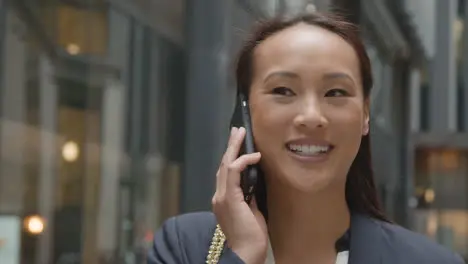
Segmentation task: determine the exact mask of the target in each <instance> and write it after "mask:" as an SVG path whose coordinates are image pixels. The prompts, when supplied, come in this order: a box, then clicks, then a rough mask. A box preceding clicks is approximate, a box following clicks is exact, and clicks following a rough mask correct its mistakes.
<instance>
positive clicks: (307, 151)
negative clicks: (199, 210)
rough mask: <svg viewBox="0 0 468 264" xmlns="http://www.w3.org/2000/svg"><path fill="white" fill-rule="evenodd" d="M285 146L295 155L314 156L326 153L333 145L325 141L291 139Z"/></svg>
mask: <svg viewBox="0 0 468 264" xmlns="http://www.w3.org/2000/svg"><path fill="white" fill-rule="evenodd" d="M286 148H287V149H288V150H289V151H291V152H293V153H294V154H296V155H299V156H304V157H314V156H321V155H325V154H328V153H329V152H330V151H332V150H333V148H334V146H333V145H332V144H329V143H327V142H317V143H316V142H313V143H309V142H305V141H304V140H297V141H291V142H289V143H287V144H286Z"/></svg>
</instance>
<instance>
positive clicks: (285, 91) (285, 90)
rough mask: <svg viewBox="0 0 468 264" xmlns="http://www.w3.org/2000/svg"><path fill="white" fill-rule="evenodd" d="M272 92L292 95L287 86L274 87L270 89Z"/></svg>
mask: <svg viewBox="0 0 468 264" xmlns="http://www.w3.org/2000/svg"><path fill="white" fill-rule="evenodd" d="M272 93H273V94H277V95H284V96H292V95H294V92H293V91H292V90H291V89H289V88H287V87H276V88H274V89H273V90H272Z"/></svg>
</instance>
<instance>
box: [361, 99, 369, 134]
mask: <svg viewBox="0 0 468 264" xmlns="http://www.w3.org/2000/svg"><path fill="white" fill-rule="evenodd" d="M363 117H364V120H363V123H362V135H363V136H367V135H368V134H369V119H370V102H369V99H365V100H364V116H363Z"/></svg>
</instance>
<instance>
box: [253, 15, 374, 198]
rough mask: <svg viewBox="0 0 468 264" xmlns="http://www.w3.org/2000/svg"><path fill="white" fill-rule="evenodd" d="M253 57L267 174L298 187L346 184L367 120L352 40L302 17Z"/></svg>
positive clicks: (256, 126)
mask: <svg viewBox="0 0 468 264" xmlns="http://www.w3.org/2000/svg"><path fill="white" fill-rule="evenodd" d="M253 63H254V67H253V68H254V74H253V80H252V85H251V90H250V107H251V115H252V125H253V131H254V135H255V143H256V146H257V148H258V150H259V151H260V152H261V153H262V161H261V164H262V168H263V170H264V171H265V172H266V175H267V181H268V182H269V183H280V184H281V185H282V186H288V187H289V188H293V189H295V190H298V191H300V192H317V191H319V190H322V189H324V188H326V187H327V186H330V185H334V184H336V183H338V184H344V182H345V180H346V175H347V172H348V170H349V167H350V166H351V163H352V162H353V160H354V158H355V156H356V154H357V152H358V149H359V146H360V143H361V137H362V136H363V135H365V134H366V133H367V132H368V120H369V114H368V104H367V100H365V98H364V95H363V90H362V83H361V78H360V70H359V59H358V57H357V54H356V52H355V51H354V49H353V47H352V46H351V45H350V44H348V43H347V42H346V41H345V40H344V39H342V38H341V37H340V36H338V35H336V34H334V33H332V32H330V31H327V30H325V29H322V28H320V27H317V26H311V25H306V24H298V25H295V26H293V27H290V28H287V29H285V30H282V31H281V32H278V33H277V34H275V35H273V36H270V37H269V38H267V39H266V40H264V41H263V42H262V43H260V44H259V45H258V46H257V47H256V49H255V52H254V62H253Z"/></svg>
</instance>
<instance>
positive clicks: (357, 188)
mask: <svg viewBox="0 0 468 264" xmlns="http://www.w3.org/2000/svg"><path fill="white" fill-rule="evenodd" d="M300 23H305V24H308V25H314V26H318V27H321V28H324V29H327V30H329V31H331V32H333V33H335V34H337V35H339V36H341V37H342V38H343V39H344V40H345V41H347V42H348V43H349V44H350V45H351V46H352V47H353V48H354V50H355V51H356V54H357V56H358V58H359V63H360V72H361V79H362V86H363V92H364V96H365V98H368V97H369V94H370V90H371V88H372V85H373V80H372V69H371V65H370V60H369V57H368V55H367V52H366V49H365V46H364V44H363V42H362V41H361V38H360V35H359V30H358V28H357V26H356V25H354V24H352V23H350V22H348V21H346V20H345V19H344V18H342V17H341V16H339V15H338V14H321V13H310V14H303V15H298V16H296V17H292V18H281V17H278V18H274V19H271V20H268V21H265V22H262V23H260V24H259V27H258V28H257V29H256V30H255V31H254V33H253V35H252V36H251V39H249V40H248V41H247V42H246V43H245V45H244V46H243V47H242V49H241V51H240V55H239V58H238V62H237V69H236V80H237V90H238V92H241V93H243V94H244V95H246V96H248V95H249V92H250V86H251V82H252V74H253V57H254V51H255V48H256V47H257V45H258V44H259V43H261V42H262V41H264V40H265V39H267V38H268V37H270V36H272V35H273V34H275V33H277V32H280V31H281V30H284V29H286V28H289V27H291V26H294V25H297V24H300ZM369 141H370V138H369V135H366V136H363V137H362V141H361V145H360V147H359V151H358V153H357V155H356V158H355V159H354V161H353V163H352V165H351V167H350V169H349V172H348V175H347V179H346V202H347V204H348V207H349V209H350V210H351V211H352V212H355V213H361V214H365V215H368V216H370V217H372V218H375V219H378V220H382V221H388V220H387V218H386V217H385V215H384V213H383V210H382V209H381V206H380V203H379V199H378V196H377V191H376V187H375V183H374V178H373V172H372V163H371V153H370V142H369ZM255 195H256V201H257V204H258V207H259V209H260V211H261V212H262V213H263V215H264V216H265V218H268V211H267V206H266V183H265V178H264V177H263V173H261V177H260V178H259V181H258V183H257V187H256V194H255Z"/></svg>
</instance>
